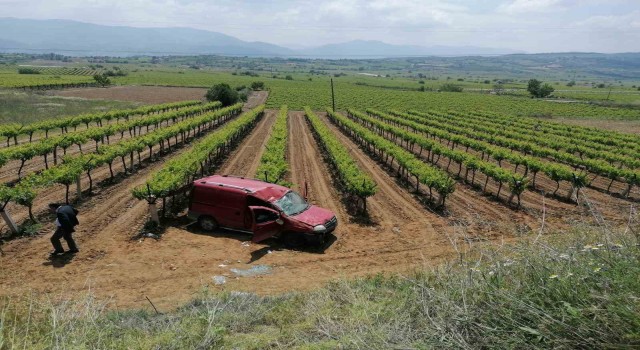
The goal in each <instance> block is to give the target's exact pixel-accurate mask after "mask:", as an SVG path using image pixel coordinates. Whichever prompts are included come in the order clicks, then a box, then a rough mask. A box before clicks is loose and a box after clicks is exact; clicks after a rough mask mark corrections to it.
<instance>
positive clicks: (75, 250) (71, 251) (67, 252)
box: [65, 249, 80, 254]
mask: <svg viewBox="0 0 640 350" xmlns="http://www.w3.org/2000/svg"><path fill="white" fill-rule="evenodd" d="M77 253H80V250H79V249H74V250H67V251H66V253H65V254H77Z"/></svg>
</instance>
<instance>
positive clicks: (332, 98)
mask: <svg viewBox="0 0 640 350" xmlns="http://www.w3.org/2000/svg"><path fill="white" fill-rule="evenodd" d="M331 102H332V104H333V112H334V113H335V111H336V95H335V94H334V92H333V78H331Z"/></svg>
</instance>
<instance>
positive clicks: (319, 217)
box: [290, 205, 335, 226]
mask: <svg viewBox="0 0 640 350" xmlns="http://www.w3.org/2000/svg"><path fill="white" fill-rule="evenodd" d="M334 216H335V214H333V212H332V211H330V210H327V209H324V208H320V207H317V206H315V205H312V206H311V207H309V209H307V210H305V211H303V212H302V213H300V214H298V215H295V216H290V218H293V219H295V220H298V221H301V222H303V223H305V224H308V225H311V226H316V225H324V224H325V223H326V222H327V221H329V220H331V219H332V218H333V217H334Z"/></svg>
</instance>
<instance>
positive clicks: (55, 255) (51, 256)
mask: <svg viewBox="0 0 640 350" xmlns="http://www.w3.org/2000/svg"><path fill="white" fill-rule="evenodd" d="M63 254H64V251H61V252H60V251H56V250H54V251H52V252H51V253H49V257H50V258H56V257H59V256H62V255H63Z"/></svg>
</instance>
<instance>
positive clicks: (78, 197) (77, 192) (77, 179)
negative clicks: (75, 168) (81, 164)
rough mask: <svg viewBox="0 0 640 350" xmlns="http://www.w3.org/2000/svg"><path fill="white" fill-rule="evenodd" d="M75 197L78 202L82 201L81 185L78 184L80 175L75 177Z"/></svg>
mask: <svg viewBox="0 0 640 350" xmlns="http://www.w3.org/2000/svg"><path fill="white" fill-rule="evenodd" d="M76 197H77V199H78V200H80V199H82V184H81V183H80V175H78V177H76Z"/></svg>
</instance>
